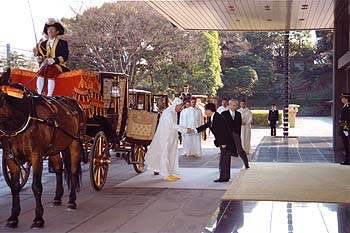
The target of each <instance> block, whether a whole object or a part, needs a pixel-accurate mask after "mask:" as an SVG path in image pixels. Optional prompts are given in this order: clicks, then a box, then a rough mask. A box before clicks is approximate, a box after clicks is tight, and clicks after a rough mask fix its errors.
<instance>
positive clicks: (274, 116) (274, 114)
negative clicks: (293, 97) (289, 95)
mask: <svg viewBox="0 0 350 233" xmlns="http://www.w3.org/2000/svg"><path fill="white" fill-rule="evenodd" d="M267 121H268V123H269V124H270V127H271V136H276V125H277V122H278V110H277V106H276V104H271V109H270V110H269V116H268V119H267Z"/></svg>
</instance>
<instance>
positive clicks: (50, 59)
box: [47, 58, 55, 65]
mask: <svg viewBox="0 0 350 233" xmlns="http://www.w3.org/2000/svg"><path fill="white" fill-rule="evenodd" d="M53 63H55V60H54V59H53V58H48V59H47V64H49V65H52V64H53Z"/></svg>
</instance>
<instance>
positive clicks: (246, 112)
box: [238, 100, 253, 154]
mask: <svg viewBox="0 0 350 233" xmlns="http://www.w3.org/2000/svg"><path fill="white" fill-rule="evenodd" d="M240 106H241V108H240V109H239V110H238V111H239V112H240V113H241V115H242V127H241V141H242V147H243V150H244V151H245V152H246V153H247V154H249V153H250V141H251V131H252V120H253V113H252V111H250V109H248V108H247V101H246V100H241V103H240Z"/></svg>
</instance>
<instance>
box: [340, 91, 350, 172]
mask: <svg viewBox="0 0 350 233" xmlns="http://www.w3.org/2000/svg"><path fill="white" fill-rule="evenodd" d="M349 97H350V95H349V93H342V94H341V96H340V100H341V102H342V104H343V108H342V110H341V115H340V130H341V132H340V133H341V137H342V141H343V145H344V150H345V160H344V161H343V162H341V163H340V164H341V165H350V150H349V138H350V135H349V131H350V107H349Z"/></svg>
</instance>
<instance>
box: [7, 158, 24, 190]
mask: <svg viewBox="0 0 350 233" xmlns="http://www.w3.org/2000/svg"><path fill="white" fill-rule="evenodd" d="M30 167H31V165H30V163H28V162H26V163H24V164H23V165H19V169H20V174H19V189H20V190H21V189H22V188H23V187H24V185H26V183H27V181H28V178H29V174H30ZM2 173H3V175H4V179H5V181H6V184H7V185H8V186H9V187H11V172H10V168H9V167H8V166H7V163H6V159H5V154H4V156H3V157H2Z"/></svg>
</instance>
